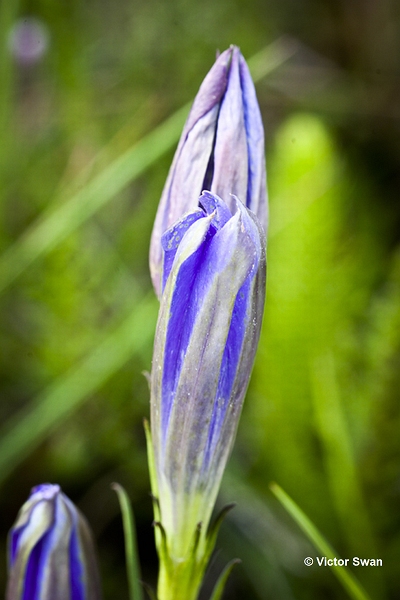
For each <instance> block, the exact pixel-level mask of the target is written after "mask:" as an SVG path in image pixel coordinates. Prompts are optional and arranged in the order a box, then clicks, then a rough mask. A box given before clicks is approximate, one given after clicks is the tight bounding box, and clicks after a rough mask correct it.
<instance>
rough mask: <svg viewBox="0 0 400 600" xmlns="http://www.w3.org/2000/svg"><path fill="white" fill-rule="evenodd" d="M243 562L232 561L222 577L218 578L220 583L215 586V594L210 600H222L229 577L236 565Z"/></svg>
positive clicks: (236, 559) (213, 593) (235, 559)
mask: <svg viewBox="0 0 400 600" xmlns="http://www.w3.org/2000/svg"><path fill="white" fill-rule="evenodd" d="M240 562H241V560H239V559H238V558H234V559H233V560H231V561H230V562H229V563H228V564H227V565H226V567H225V569H224V570H223V571H222V573H221V575H220V576H219V577H218V581H217V583H216V584H215V587H214V589H213V592H212V594H211V596H210V600H220V599H221V597H222V594H223V591H224V589H225V585H226V582H227V581H228V577H229V575H230V574H231V572H232V569H233V567H234V566H235V565H238V564H239V563H240Z"/></svg>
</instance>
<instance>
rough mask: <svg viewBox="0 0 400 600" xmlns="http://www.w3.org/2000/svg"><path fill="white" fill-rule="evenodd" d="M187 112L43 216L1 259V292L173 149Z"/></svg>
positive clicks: (158, 130)
mask: <svg viewBox="0 0 400 600" xmlns="http://www.w3.org/2000/svg"><path fill="white" fill-rule="evenodd" d="M188 110H189V105H186V106H184V107H183V108H181V109H180V110H178V111H177V112H176V113H174V114H173V115H172V116H171V117H170V118H169V119H167V120H166V121H164V123H162V124H161V125H159V126H158V127H156V128H155V129H154V130H153V131H152V132H151V133H149V134H148V135H147V136H145V137H144V138H143V139H142V140H140V142H138V143H137V144H135V145H134V146H133V148H131V149H129V150H128V151H127V152H125V153H124V154H122V156H120V157H119V158H117V159H116V160H115V161H114V162H112V163H111V164H110V165H109V166H108V167H106V168H105V169H104V170H103V171H102V172H101V173H100V174H99V175H97V176H96V177H94V178H93V179H92V180H91V181H90V182H89V183H88V184H87V185H86V186H84V187H83V188H82V189H81V190H79V191H78V192H77V193H75V194H74V195H72V197H71V198H69V200H67V201H65V202H63V203H61V204H58V202H56V207H54V206H53V205H52V206H51V207H50V209H49V210H47V211H46V212H45V213H43V215H42V216H41V217H40V218H39V219H38V220H37V221H36V222H35V223H34V224H33V226H32V227H31V228H30V229H29V230H27V231H26V233H25V234H24V235H23V236H22V237H21V238H20V239H19V240H17V242H15V244H13V245H12V246H11V247H10V248H9V249H8V250H7V251H6V252H5V253H4V255H3V256H2V257H1V259H0V292H1V291H2V290H4V289H5V288H6V287H7V286H8V285H9V284H10V283H12V282H13V281H14V279H16V278H17V277H18V276H19V275H20V274H21V273H22V272H23V271H24V270H25V269H26V268H27V267H29V265H30V264H31V263H33V262H34V261H35V260H36V259H37V258H39V257H40V256H43V255H45V254H47V253H48V252H49V251H50V250H52V249H53V248H54V247H55V246H57V245H58V244H59V243H60V242H61V241H62V240H64V239H65V238H66V237H67V236H68V235H69V234H70V233H72V232H73V231H74V230H75V229H77V227H79V226H80V225H82V223H84V222H85V221H86V220H87V219H89V218H90V217H91V216H92V215H93V214H94V213H95V212H96V211H97V210H99V209H100V208H101V207H102V206H103V205H104V204H106V203H107V202H108V201H109V200H111V198H113V197H114V196H115V195H116V194H117V193H118V192H120V191H121V190H122V189H123V188H124V187H125V186H126V185H127V184H128V183H129V182H130V181H132V180H133V179H135V178H136V177H138V176H139V175H141V173H143V171H145V169H147V168H148V167H149V166H150V165H151V164H153V163H154V162H155V161H156V160H157V159H158V158H160V156H162V155H163V153H164V152H166V151H167V150H168V149H169V148H171V147H172V146H173V144H174V143H175V142H176V141H177V139H178V137H179V132H180V130H181V129H182V127H183V124H184V122H185V119H186V116H187V113H188Z"/></svg>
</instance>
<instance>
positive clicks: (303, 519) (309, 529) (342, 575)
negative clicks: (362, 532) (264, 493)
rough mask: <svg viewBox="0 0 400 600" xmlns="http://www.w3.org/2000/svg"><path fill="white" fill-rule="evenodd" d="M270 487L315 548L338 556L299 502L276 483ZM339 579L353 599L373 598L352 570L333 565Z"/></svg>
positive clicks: (330, 556) (323, 552)
mask: <svg viewBox="0 0 400 600" xmlns="http://www.w3.org/2000/svg"><path fill="white" fill-rule="evenodd" d="M270 489H271V491H272V493H273V494H274V496H275V497H276V498H277V499H278V500H279V502H280V503H281V504H282V506H283V507H284V508H285V509H286V510H287V511H288V513H289V514H290V516H291V517H293V519H294V520H295V521H296V523H297V525H298V526H299V527H300V529H302V531H303V532H304V533H305V534H306V536H307V537H308V539H309V540H310V541H311V543H312V544H313V545H314V546H315V548H316V549H317V550H318V551H319V552H321V553H322V554H323V555H324V556H326V557H327V558H335V557H338V553H337V552H335V550H334V549H333V548H332V546H331V545H330V544H329V542H327V541H326V540H325V538H324V537H323V535H322V534H321V533H320V532H319V531H318V529H317V528H316V527H315V525H314V524H313V523H312V522H311V521H310V519H309V518H308V517H307V516H306V515H305V513H304V512H303V511H302V510H301V509H300V508H299V507H298V506H297V504H296V503H295V502H294V501H293V500H292V499H291V498H290V496H288V495H287V494H286V492H284V491H283V489H282V488H281V487H280V486H279V485H277V484H276V483H272V484H271V485H270ZM330 568H331V569H332V571H333V572H334V574H335V575H336V577H337V579H338V580H339V581H340V583H341V584H342V586H343V587H344V589H345V590H346V591H347V593H348V594H349V596H350V598H352V599H353V600H371V598H370V596H369V595H368V594H367V592H366V591H365V590H364V588H363V587H362V586H361V584H360V583H359V582H358V580H357V579H356V578H355V577H354V575H353V574H352V573H351V571H350V570H348V569H347V568H346V567H339V566H332V567H330Z"/></svg>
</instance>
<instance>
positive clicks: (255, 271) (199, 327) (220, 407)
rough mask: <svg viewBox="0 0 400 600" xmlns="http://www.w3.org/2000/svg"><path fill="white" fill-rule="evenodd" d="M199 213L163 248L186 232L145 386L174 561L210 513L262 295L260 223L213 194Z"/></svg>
mask: <svg viewBox="0 0 400 600" xmlns="http://www.w3.org/2000/svg"><path fill="white" fill-rule="evenodd" d="M199 206H200V209H201V211H199V210H197V211H195V212H194V213H192V214H190V215H187V216H185V217H184V218H183V219H182V220H181V221H180V222H179V224H178V225H177V226H173V227H172V228H171V229H170V230H168V231H167V232H166V233H165V235H164V237H163V244H164V246H167V247H168V246H169V244H170V243H171V240H175V239H176V238H175V231H176V230H178V231H184V234H183V237H182V238H181V240H180V243H179V244H178V246H177V248H175V249H174V251H175V254H174V257H173V261H172V264H171V260H168V261H166V262H165V263H164V267H165V268H167V271H168V272H167V274H166V276H165V277H164V281H165V287H164V291H163V295H162V299H161V306H160V313H159V319H158V324H157V331H156V338H155V345H154V354H153V368H152V380H151V422H152V439H153V445H154V453H155V464H156V469H157V477H158V486H159V501H160V509H161V516H162V523H163V526H164V528H165V529H166V531H167V535H168V534H169V538H170V540H171V543H172V544H177V547H176V548H175V550H172V552H173V553H174V552H175V553H176V554H178V555H179V553H180V552H183V550H182V547H180V544H183V546H184V545H185V543H186V542H188V540H187V539H186V538H185V534H184V531H185V530H187V531H189V532H190V534H192V533H193V531H194V528H195V527H196V525H197V523H198V522H199V521H202V522H203V525H204V526H206V524H207V523H208V520H209V518H210V516H211V511H212V508H213V505H214V502H215V498H216V494H217V491H218V488H219V484H220V480H221V477H222V473H223V470H224V468H225V465H226V461H227V459H228V456H229V454H230V450H231V448H232V444H233V441H234V437H235V434H236V429H237V424H238V420H239V416H240V411H241V407H242V403H243V398H244V394H245V392H246V388H247V385H248V381H249V378H250V374H251V369H252V366H253V361H254V355H255V351H256V347H257V342H258V337H259V334H260V328H261V321H262V314H263V305H264V298H265V234H264V233H263V231H262V228H261V226H260V225H259V223H258V221H257V218H256V217H255V216H254V215H252V213H250V211H248V210H247V209H246V208H245V206H244V205H243V204H242V203H241V202H240V201H238V200H236V211H235V212H234V214H232V213H231V212H230V211H229V209H228V207H227V206H226V204H225V203H224V202H223V201H222V200H221V199H220V198H219V197H218V196H216V195H214V194H212V193H210V192H203V194H202V196H201V197H200V199H199ZM201 213H202V214H201ZM193 215H195V216H196V218H194V217H193ZM188 224H189V225H188ZM194 498H195V500H193V499H194ZM193 507H195V508H193ZM184 539H186V541H182V540H184Z"/></svg>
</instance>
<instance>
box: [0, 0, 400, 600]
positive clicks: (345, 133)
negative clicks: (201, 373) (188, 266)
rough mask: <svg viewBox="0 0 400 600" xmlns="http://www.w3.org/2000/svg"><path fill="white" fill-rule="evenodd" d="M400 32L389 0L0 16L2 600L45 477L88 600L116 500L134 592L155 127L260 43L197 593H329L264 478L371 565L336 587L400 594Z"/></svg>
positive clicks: (149, 572)
mask: <svg viewBox="0 0 400 600" xmlns="http://www.w3.org/2000/svg"><path fill="white" fill-rule="evenodd" d="M399 19H400V15H399V8H398V5H397V3H396V2H395V1H394V0H381V1H379V2H378V0H371V1H369V2H366V1H362V0H359V1H357V2H348V1H346V0H336V1H334V0H318V1H317V0H307V1H306V0H301V1H297V2H292V1H291V0H280V1H279V2H278V1H277V0H276V1H274V0H271V1H270V2H261V1H260V0H246V2H244V0H233V1H230V0H229V1H228V0H217V1H215V0H213V1H210V0H205V1H203V2H201V3H196V2H194V0H186V1H185V2H184V1H182V0H170V1H169V2H162V1H161V0H147V1H146V2H144V1H143V0H133V2H125V0H115V1H114V2H104V1H103V0H101V1H97V2H95V1H94V0H91V1H88V2H83V0H72V1H71V2H67V3H66V2H63V3H62V2H49V1H48V0H31V1H30V2H22V1H21V2H17V1H12V0H10V1H6V2H2V3H1V4H0V135H1V138H0V140H1V143H0V197H1V212H0V249H1V251H2V256H1V257H0V289H1V298H0V314H1V316H0V319H1V328H0V386H1V388H0V389H1V392H0V393H1V403H0V427H1V433H0V484H1V488H0V507H1V510H0V515H1V516H0V525H1V538H0V540H1V541H0V544H1V545H0V560H1V563H0V564H2V565H3V566H2V567H1V568H0V586H3V587H4V580H5V571H6V568H5V565H6V558H5V548H6V532H7V530H8V529H9V527H10V526H11V524H12V522H13V520H14V518H15V515H16V512H17V510H18V508H19V506H20V505H21V504H22V502H23V501H24V500H25V498H26V496H27V494H28V491H29V489H30V487H32V486H33V485H35V484H37V483H40V482H45V481H50V482H57V483H60V484H61V486H62V487H63V489H64V491H65V492H66V493H67V494H68V495H69V496H70V497H71V498H72V499H73V500H74V501H75V502H77V503H78V504H79V505H80V507H81V509H82V510H83V511H84V512H85V514H86V515H87V517H88V519H89V521H90V523H91V525H92V527H93V529H94V531H95V534H96V536H97V538H98V544H99V553H100V559H101V567H102V574H103V583H104V590H105V598H106V599H107V598H108V599H112V598H117V597H118V598H121V599H122V598H127V587H126V584H125V583H124V582H125V574H124V562H123V561H124V557H123V542H122V530H121V524H120V516H119V512H118V503H117V500H116V498H115V496H114V495H113V492H111V490H110V483H111V482H113V481H119V482H121V483H122V484H123V485H124V486H125V487H126V488H127V490H128V491H129V494H130V496H131V498H132V500H133V503H134V508H135V512H136V519H137V522H138V532H139V551H140V554H141V561H142V566H143V576H144V579H145V580H146V581H148V582H149V583H151V584H153V583H154V580H155V576H156V568H157V567H156V560H155V552H154V547H153V542H152V535H153V533H152V529H151V521H152V514H151V501H150V498H149V496H148V492H149V489H150V486H149V480H148V474H147V464H146V453H145V442H144V434H143V430H142V418H143V417H144V416H147V415H148V412H149V410H148V396H149V394H148V386H147V381H146V378H145V376H144V375H143V372H144V371H146V370H150V368H151V352H152V336H153V332H154V327H155V320H156V314H157V302H156V300H155V298H154V295H153V292H152V290H151V286H150V279H149V274H148V266H147V252H148V245H149V238H150V232H151V227H152V221H153V218H154V215H155V211H156V206H157V202H158V199H159V196H160V193H161V190H162V187H163V183H164V181H165V178H166V175H167V172H168V167H169V164H170V162H171V159H172V155H173V150H174V145H175V144H176V141H177V139H178V136H179V132H180V131H179V130H180V127H181V125H182V123H183V120H184V111H183V112H182V111H180V112H177V113H176V111H178V109H180V108H181V106H183V105H184V104H186V103H187V102H188V101H190V100H191V98H192V97H193V96H194V94H195V93H196V91H197V89H198V86H199V84H200V82H201V80H202V78H203V77H204V75H205V73H206V72H207V70H208V69H209V68H210V66H211V64H212V62H213V60H214V56H215V51H216V50H217V49H220V50H223V49H225V48H226V47H228V46H229V44H231V43H235V44H237V45H239V46H240V47H241V50H242V52H243V54H244V56H245V57H246V58H251V57H252V56H253V55H254V54H256V53H257V52H259V51H262V50H263V49H264V48H267V50H266V52H265V53H264V54H261V55H259V58H258V60H257V61H255V62H253V68H254V74H255V75H256V76H257V73H256V71H257V69H258V73H259V75H258V76H259V77H260V76H261V75H262V74H263V73H264V74H265V73H266V75H265V76H264V77H263V78H262V79H261V80H260V81H259V82H258V84H257V92H258V97H259V101H260V105H261V109H262V113H263V117H264V122H265V128H266V146H267V168H268V176H269V192H270V201H271V218H270V231H269V251H268V260H269V277H268V294H267V304H266V312H265V322H264V328H263V335H262V339H261V343H260V349H259V353H258V357H257V362H256V366H255V369H254V374H253V379H252V383H251V387H250V390H249V393H248V397H247V400H246V403H245V409H244V414H243V418H242V421H241V424H240V430H239V436H238V440H237V444H236V448H235V451H234V454H233V457H232V460H231V463H230V467H229V469H228V472H227V474H226V478H225V483H224V487H223V490H222V493H221V501H232V500H236V501H237V502H238V505H237V507H236V509H235V510H234V511H232V513H231V516H230V517H229V518H228V519H227V521H226V523H225V525H224V527H223V529H222V531H221V535H220V538H219V546H220V547H221V548H222V550H223V552H222V556H220V557H217V558H216V561H215V564H214V565H213V566H212V568H211V572H210V582H211V583H212V582H213V581H214V580H215V573H216V572H217V570H218V569H219V568H220V566H221V565H222V564H224V561H225V560H226V559H229V558H234V557H235V556H240V557H241V559H242V565H241V566H240V567H238V568H237V569H236V571H235V572H234V574H233V576H232V578H231V580H230V582H229V584H228V588H227V591H226V598H232V599H235V598H249V600H250V599H252V598H259V599H262V600H264V599H265V600H268V599H274V600H277V599H282V600H292V599H296V600H314V599H315V600H316V599H318V600H319V599H321V598H327V599H335V600H336V599H337V600H341V599H342V598H343V597H344V594H345V592H344V591H343V589H341V588H340V587H339V584H338V583H337V581H336V580H335V578H334V575H333V574H332V572H331V571H330V570H328V569H327V568H318V567H312V568H308V567H305V566H304V564H303V559H304V557H306V556H309V555H310V556H315V555H316V551H315V550H313V549H312V548H311V546H310V545H309V542H307V541H306V539H305V538H304V536H303V534H302V533H301V532H300V530H299V529H298V528H297V526H296V525H295V524H294V523H293V522H292V521H291V520H290V518H289V517H288V515H286V514H285V513H284V511H283V509H282V508H281V507H280V506H278V505H277V503H276V500H274V499H273V497H272V495H271V493H270V491H269V483H270V482H271V481H273V480H274V481H276V482H278V483H279V484H280V485H281V486H282V487H283V488H284V489H285V490H286V491H287V492H288V493H289V494H290V495H291V496H292V497H293V498H294V499H295V501H296V502H297V503H298V505H299V506H300V507H301V508H302V509H303V510H304V511H305V513H306V514H308V515H309V517H310V518H311V519H312V521H313V522H314V523H315V525H316V526H317V527H318V528H319V529H320V531H321V532H322V533H323V534H324V535H325V537H326V538H327V539H328V540H329V541H330V543H331V544H332V545H333V546H334V547H335V548H336V550H337V551H338V553H339V554H340V555H341V556H343V557H352V556H360V557H375V558H382V559H383V567H381V568H375V569H374V568H363V569H362V568H358V569H354V572H355V574H356V576H357V577H358V578H359V580H360V581H361V582H362V584H363V585H364V587H365V588H366V590H367V591H368V592H369V594H370V596H371V598H373V599H374V600H384V599H385V600H394V599H397V598H398V597H399V595H400V580H399V576H398V564H399V562H400V508H399V507H400V403H399V399H400V368H399V367H400V246H399V244H400V234H399V232H400V229H399V225H400V203H399V197H400V195H399V191H400V190H399V188H400V178H399V172H400V109H399V103H398V98H399V97H400V89H399V88H400V35H399V29H400V26H399ZM250 64H252V63H251V61H250ZM171 116H172V117H171ZM168 119H169V120H168ZM206 591H207V590H205V597H207V594H206Z"/></svg>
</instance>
